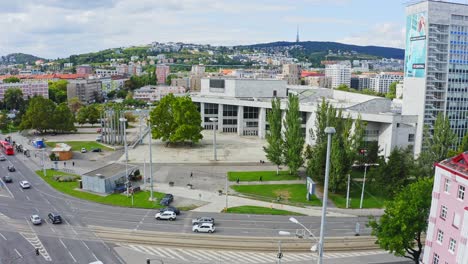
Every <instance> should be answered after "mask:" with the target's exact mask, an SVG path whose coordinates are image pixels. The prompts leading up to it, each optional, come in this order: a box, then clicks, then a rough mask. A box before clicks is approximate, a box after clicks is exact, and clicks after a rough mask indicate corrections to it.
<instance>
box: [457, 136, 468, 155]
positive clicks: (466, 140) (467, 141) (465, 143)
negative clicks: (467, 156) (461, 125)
mask: <svg viewBox="0 0 468 264" xmlns="http://www.w3.org/2000/svg"><path fill="white" fill-rule="evenodd" d="M458 151H459V152H465V151H468V133H466V134H465V136H464V137H463V139H462V142H461V145H460V147H459V148H458Z"/></svg>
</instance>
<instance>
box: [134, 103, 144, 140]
mask: <svg viewBox="0 0 468 264" xmlns="http://www.w3.org/2000/svg"><path fill="white" fill-rule="evenodd" d="M135 111H136V112H137V113H138V119H139V122H140V124H139V125H138V133H139V134H138V135H139V136H138V144H141V142H142V141H143V139H142V136H141V119H142V117H143V116H142V112H141V109H136V110H135Z"/></svg>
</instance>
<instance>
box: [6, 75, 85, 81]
mask: <svg viewBox="0 0 468 264" xmlns="http://www.w3.org/2000/svg"><path fill="white" fill-rule="evenodd" d="M9 77H18V78H20V79H23V80H28V79H29V80H31V79H34V80H50V79H64V80H70V79H84V78H86V77H88V74H68V73H64V74H61V73H53V74H20V75H1V76H0V80H3V79H6V78H9Z"/></svg>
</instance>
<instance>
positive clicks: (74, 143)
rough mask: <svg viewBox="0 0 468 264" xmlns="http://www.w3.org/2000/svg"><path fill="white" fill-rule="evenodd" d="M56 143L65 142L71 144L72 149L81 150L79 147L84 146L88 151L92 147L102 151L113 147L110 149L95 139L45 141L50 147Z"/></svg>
mask: <svg viewBox="0 0 468 264" xmlns="http://www.w3.org/2000/svg"><path fill="white" fill-rule="evenodd" d="M57 143H65V144H67V145H69V146H71V147H72V150H73V151H81V148H86V149H87V150H88V151H91V149H93V148H100V149H102V150H103V151H105V150H113V149H111V148H109V147H106V146H104V145H102V144H100V143H99V142H95V141H59V142H51V141H47V142H46V144H47V146H49V147H51V148H54V147H55V144H57Z"/></svg>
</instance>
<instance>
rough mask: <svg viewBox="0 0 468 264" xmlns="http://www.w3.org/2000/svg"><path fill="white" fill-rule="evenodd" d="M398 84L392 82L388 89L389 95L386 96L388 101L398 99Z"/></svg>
mask: <svg viewBox="0 0 468 264" xmlns="http://www.w3.org/2000/svg"><path fill="white" fill-rule="evenodd" d="M397 84H398V82H392V83H391V84H390V86H389V87H388V93H386V94H385V97H387V98H388V99H395V98H396V87H397Z"/></svg>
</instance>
